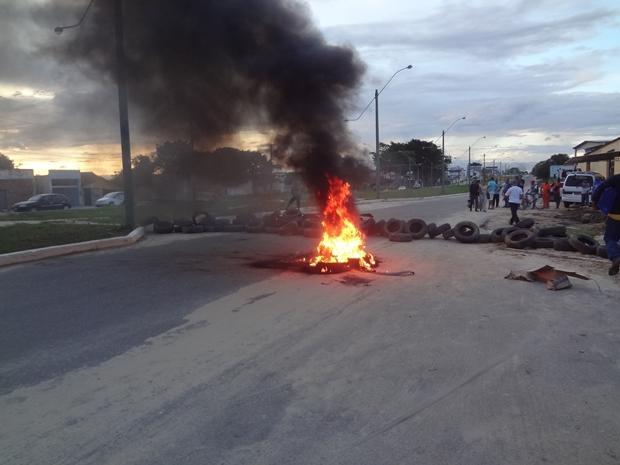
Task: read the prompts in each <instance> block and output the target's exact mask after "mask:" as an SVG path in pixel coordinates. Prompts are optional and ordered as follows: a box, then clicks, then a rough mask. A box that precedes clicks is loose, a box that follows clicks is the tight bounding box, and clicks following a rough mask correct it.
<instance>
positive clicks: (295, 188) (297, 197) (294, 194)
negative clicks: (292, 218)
mask: <svg viewBox="0 0 620 465" xmlns="http://www.w3.org/2000/svg"><path fill="white" fill-rule="evenodd" d="M293 203H296V204H297V210H299V209H300V207H301V186H300V185H299V181H298V180H297V179H294V180H293V184H292V186H291V200H289V201H288V204H286V210H288V209H289V207H290V206H291V205H292V204H293Z"/></svg>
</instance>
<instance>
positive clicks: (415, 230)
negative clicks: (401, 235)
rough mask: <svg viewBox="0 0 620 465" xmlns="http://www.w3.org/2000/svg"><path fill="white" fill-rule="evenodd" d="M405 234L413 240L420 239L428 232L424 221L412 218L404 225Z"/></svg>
mask: <svg viewBox="0 0 620 465" xmlns="http://www.w3.org/2000/svg"><path fill="white" fill-rule="evenodd" d="M404 229H405V232H408V233H409V234H411V237H413V238H414V239H422V238H423V237H424V236H426V233H427V232H428V226H426V221H424V220H422V219H420V218H412V219H410V220H409V221H407V223H405V228H404Z"/></svg>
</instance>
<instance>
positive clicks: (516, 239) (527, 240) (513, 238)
mask: <svg viewBox="0 0 620 465" xmlns="http://www.w3.org/2000/svg"><path fill="white" fill-rule="evenodd" d="M535 238H536V234H534V232H533V231H530V230H529V229H517V230H516V231H512V232H510V233H509V234H507V235H506V238H505V239H504V242H505V243H506V245H507V246H508V247H510V248H511V249H524V248H526V247H528V246H530V245H532V244H533V243H534V239H535Z"/></svg>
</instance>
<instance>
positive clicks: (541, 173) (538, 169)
mask: <svg viewBox="0 0 620 465" xmlns="http://www.w3.org/2000/svg"><path fill="white" fill-rule="evenodd" d="M568 158H569V157H568V155H567V154H565V153H556V154H555V155H551V157H549V158H548V159H546V160H543V161H539V162H538V163H536V164H535V165H534V168H532V174H533V175H534V176H536V177H537V178H542V179H549V177H550V173H549V167H550V166H551V165H563V164H564V163H566V162H567V161H568Z"/></svg>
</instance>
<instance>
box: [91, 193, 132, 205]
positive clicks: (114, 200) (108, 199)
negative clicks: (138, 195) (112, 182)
mask: <svg viewBox="0 0 620 465" xmlns="http://www.w3.org/2000/svg"><path fill="white" fill-rule="evenodd" d="M124 200H125V193H124V192H108V193H107V194H106V195H104V196H103V197H101V198H100V199H97V201H96V202H95V206H96V207H108V206H118V205H122V204H123V201H124Z"/></svg>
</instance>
